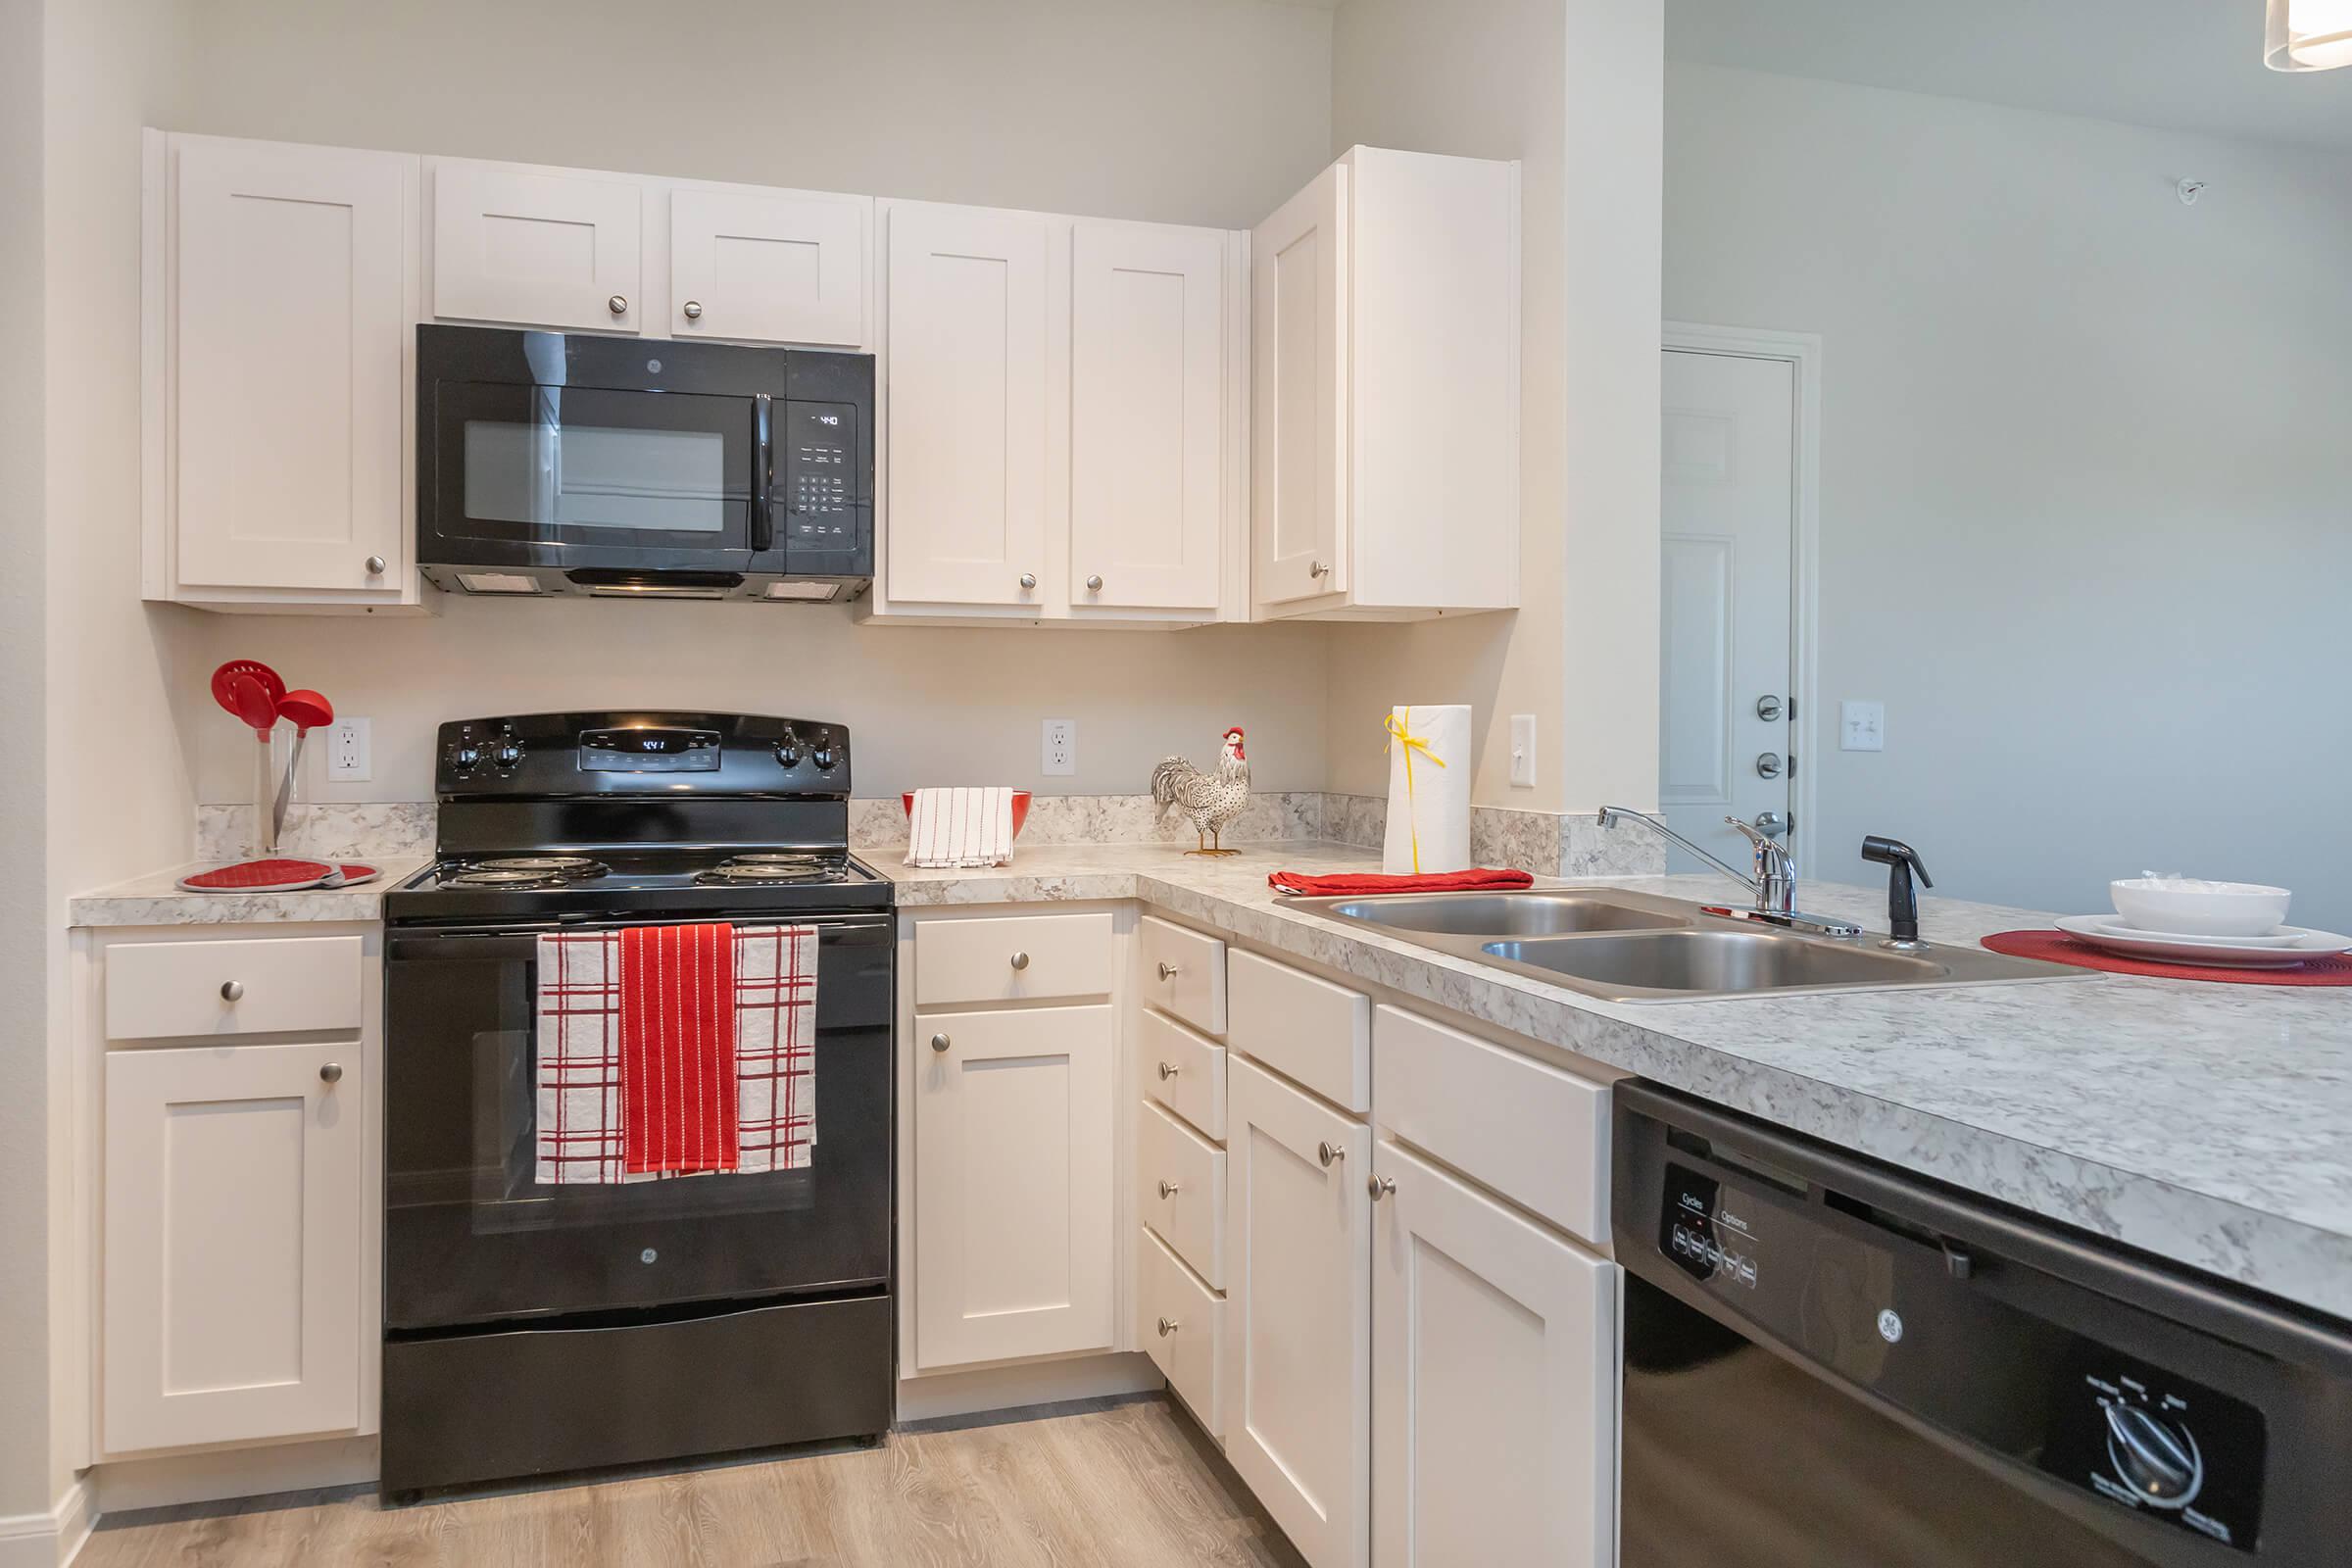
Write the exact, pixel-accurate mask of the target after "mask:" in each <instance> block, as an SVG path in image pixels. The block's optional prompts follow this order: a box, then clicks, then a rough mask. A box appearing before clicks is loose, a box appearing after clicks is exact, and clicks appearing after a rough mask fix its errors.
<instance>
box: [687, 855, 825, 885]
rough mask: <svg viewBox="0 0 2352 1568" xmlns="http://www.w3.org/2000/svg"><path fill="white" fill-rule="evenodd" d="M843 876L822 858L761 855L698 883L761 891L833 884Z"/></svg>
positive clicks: (716, 871) (714, 869)
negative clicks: (792, 885) (779, 886)
mask: <svg viewBox="0 0 2352 1568" xmlns="http://www.w3.org/2000/svg"><path fill="white" fill-rule="evenodd" d="M838 880H840V872H839V871H838V870H837V869H836V868H835V867H834V865H833V864H832V862H830V861H829V860H827V859H826V858H824V857H823V856H821V855H800V854H789V853H786V852H783V851H761V852H755V853H751V854H745V855H738V856H737V857H735V858H733V859H731V860H729V861H727V862H726V863H725V864H724V865H714V866H712V867H711V869H710V870H708V871H705V872H703V873H702V874H701V875H699V876H697V877H696V878H695V881H696V882H698V883H700V884H702V885H703V886H704V887H760V886H774V885H776V884H779V883H786V882H833V881H838Z"/></svg>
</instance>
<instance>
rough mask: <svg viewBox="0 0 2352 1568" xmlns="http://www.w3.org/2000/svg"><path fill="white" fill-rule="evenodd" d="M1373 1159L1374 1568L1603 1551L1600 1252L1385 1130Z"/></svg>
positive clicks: (1609, 1509)
mask: <svg viewBox="0 0 2352 1568" xmlns="http://www.w3.org/2000/svg"><path fill="white" fill-rule="evenodd" d="M1374 1159H1375V1163H1376V1175H1377V1177H1378V1178H1380V1179H1381V1180H1382V1181H1383V1182H1393V1183H1394V1184H1395V1185H1394V1187H1390V1188H1386V1189H1385V1190H1384V1194H1383V1196H1382V1197H1381V1198H1380V1199H1378V1200H1377V1201H1375V1203H1374V1205H1373V1211H1372V1233H1373V1239H1374V1250H1373V1263H1372V1281H1373V1289H1372V1409H1373V1426H1372V1561H1373V1563H1374V1565H1375V1568H1408V1565H1409V1568H1452V1565H1455V1564H1460V1563H1544V1564H1549V1565H1555V1568H1592V1565H1599V1564H1606V1563H1609V1562H1612V1561H1614V1557H1615V1541H1616V1512H1615V1509H1616V1491H1617V1488H1616V1481H1617V1467H1616V1455H1617V1450H1616V1443H1615V1431H1616V1408H1617V1386H1616V1373H1617V1284H1616V1278H1615V1270H1614V1268H1613V1266H1612V1265H1610V1264H1608V1263H1606V1262H1603V1261H1602V1260H1601V1259H1600V1258H1598V1257H1595V1256H1593V1254H1592V1253H1590V1252H1587V1251H1586V1250H1583V1249H1582V1248H1580V1247H1578V1246H1576V1245H1575V1244H1574V1243H1573V1242H1570V1241H1569V1240H1568V1239H1567V1238H1565V1237H1563V1236H1560V1235H1557V1234H1555V1233H1554V1232H1552V1231H1550V1230H1548V1229H1546V1228H1544V1226H1541V1225H1538V1224H1536V1223H1534V1222H1533V1221H1531V1220H1528V1219H1526V1218H1523V1217H1522V1216H1520V1215H1519V1214H1517V1213H1515V1212H1513V1211H1512V1210H1510V1209H1509V1208H1506V1207H1505V1206H1503V1205H1502V1204H1501V1203H1498V1202H1496V1201H1495V1200H1494V1199H1492V1198H1488V1197H1486V1196H1485V1195H1484V1194H1482V1193H1480V1192H1478V1191H1477V1190H1476V1189H1474V1188H1472V1187H1470V1186H1468V1185H1466V1184H1465V1183H1463V1182H1460V1181H1457V1180H1455V1179H1454V1178H1453V1177H1451V1176H1449V1175H1446V1174H1445V1173H1443V1172H1441V1171H1440V1170H1439V1169H1438V1168H1437V1167H1436V1166H1435V1165H1432V1164H1430V1163H1429V1162H1427V1161H1426V1160H1423V1159H1419V1158H1417V1157H1415V1156H1414V1155H1413V1154H1412V1153H1410V1152H1407V1151H1405V1150H1402V1149H1400V1148H1398V1147H1397V1145H1395V1144H1391V1143H1386V1142H1384V1143H1382V1144H1381V1145H1380V1147H1379V1149H1378V1151H1377V1152H1376V1154H1375V1156H1374Z"/></svg>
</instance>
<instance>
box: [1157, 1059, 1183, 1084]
mask: <svg viewBox="0 0 2352 1568" xmlns="http://www.w3.org/2000/svg"><path fill="white" fill-rule="evenodd" d="M1183 1070H1184V1069H1183V1068H1181V1067H1179V1066H1177V1065H1176V1064H1175V1063H1174V1062H1172V1061H1163V1062H1161V1063H1160V1064H1159V1081H1160V1082H1161V1083H1163V1084H1164V1083H1166V1082H1167V1081H1168V1080H1169V1079H1171V1078H1173V1077H1175V1076H1176V1075H1177V1074H1178V1073H1180V1072H1182V1071H1183Z"/></svg>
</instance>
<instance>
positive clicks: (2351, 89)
mask: <svg viewBox="0 0 2352 1568" xmlns="http://www.w3.org/2000/svg"><path fill="white" fill-rule="evenodd" d="M2262 24H2263V0H1667V5H1666V52H1667V54H1668V56H1669V57H1670V58H1673V59H1677V60H1695V61H1703V62H1706V63H1708V64H1712V65H1722V66H1742V67H1746V68H1748V69H1750V70H1754V71H1768V72H1772V73H1777V74H1780V75H1789V76H1822V77H1827V78H1829V79H1830V80H1833V81H1851V82H1861V83H1864V84H1867V85H1871V86H1878V87H1896V88H1902V89H1904V90H1907V91H1911V92H1926V93H1936V94H1939V95H1942V96H1945V97H1951V98H1975V99H1980V100H1983V101H1985V102H1987V103H1996V104H2008V105H2010V106H2012V107H2015V108H2020V109H2044V110H2050V111H2053V112H2056V113H2059V114H2070V115H2088V116H2091V117H2093V118H2096V119H2100V120H2121V121H2126V122H2129V123H2133V124H2141V125H2161V126H2166V127H2169V128H2172V129H2179V130H2194V131H2202V132H2206V133H2208V134H2213V135H2223V136H2252V137H2258V138H2261V139H2263V140H2267V141H2285V142H2300V143H2305V144H2308V145H2315V146H2325V147H2331V148H2337V149H2343V150H2352V70H2344V71H2322V72H2310V73H2302V74H2298V75H2287V74H2282V73H2278V72H2275V71H2271V70H2268V69H2266V68H2265V67H2264V66H2263V63H2262Z"/></svg>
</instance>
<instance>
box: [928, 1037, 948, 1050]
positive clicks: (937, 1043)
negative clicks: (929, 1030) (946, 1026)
mask: <svg viewBox="0 0 2352 1568" xmlns="http://www.w3.org/2000/svg"><path fill="white" fill-rule="evenodd" d="M931 1049H932V1050H933V1051H939V1052H945V1051H946V1050H947V1049H948V1037H947V1036H946V1035H933V1036H932V1037H931Z"/></svg>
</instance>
